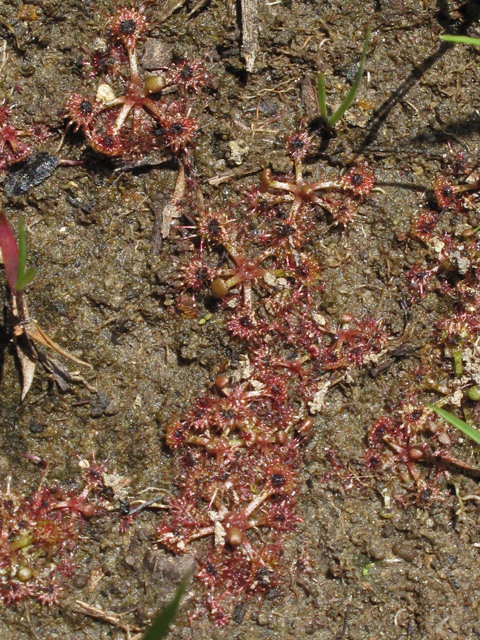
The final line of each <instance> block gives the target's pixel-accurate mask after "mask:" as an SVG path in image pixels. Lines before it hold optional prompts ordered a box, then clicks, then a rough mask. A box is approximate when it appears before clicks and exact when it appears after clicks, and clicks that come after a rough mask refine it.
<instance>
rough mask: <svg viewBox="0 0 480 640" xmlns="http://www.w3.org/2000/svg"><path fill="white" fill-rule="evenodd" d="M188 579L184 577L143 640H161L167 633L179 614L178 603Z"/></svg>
mask: <svg viewBox="0 0 480 640" xmlns="http://www.w3.org/2000/svg"><path fill="white" fill-rule="evenodd" d="M188 581H189V576H186V577H185V578H183V580H182V581H181V583H180V584H179V586H178V588H177V590H176V591H175V595H174V596H173V599H172V600H171V601H170V602H169V603H168V604H167V605H166V606H165V607H164V608H163V609H162V610H161V611H160V613H159V614H158V616H157V617H156V618H155V620H154V621H153V624H152V626H151V627H150V628H149V629H148V631H147V632H146V634H145V635H144V636H143V638H142V640H161V639H162V638H164V637H165V636H166V635H167V633H168V629H169V627H170V624H171V623H172V621H173V619H174V618H175V616H176V614H177V609H178V605H179V604H180V600H181V599H182V596H183V594H184V592H185V589H186V588H187V585H188Z"/></svg>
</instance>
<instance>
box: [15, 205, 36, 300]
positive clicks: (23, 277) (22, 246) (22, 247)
mask: <svg viewBox="0 0 480 640" xmlns="http://www.w3.org/2000/svg"><path fill="white" fill-rule="evenodd" d="M26 264H27V239H26V235H25V220H24V219H23V216H20V217H19V218H18V275H17V282H16V284H15V289H16V291H23V290H24V289H25V287H26V286H27V285H28V284H30V282H31V281H32V280H33V279H34V278H35V274H36V270H35V269H34V268H33V267H30V268H29V269H27V270H26V271H25V266H26Z"/></svg>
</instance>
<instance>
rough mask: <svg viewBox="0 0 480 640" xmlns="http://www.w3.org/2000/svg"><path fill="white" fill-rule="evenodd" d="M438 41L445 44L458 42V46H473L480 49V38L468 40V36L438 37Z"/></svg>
mask: <svg viewBox="0 0 480 640" xmlns="http://www.w3.org/2000/svg"><path fill="white" fill-rule="evenodd" d="M440 40H444V41H445V42H458V44H474V45H476V46H477V47H480V38H469V37H468V36H440Z"/></svg>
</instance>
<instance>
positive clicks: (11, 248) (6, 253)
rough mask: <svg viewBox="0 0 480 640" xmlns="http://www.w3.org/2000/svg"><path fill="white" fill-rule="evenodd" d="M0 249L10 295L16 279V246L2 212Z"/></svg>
mask: <svg viewBox="0 0 480 640" xmlns="http://www.w3.org/2000/svg"><path fill="white" fill-rule="evenodd" d="M0 249H1V250H2V255H3V263H4V267H5V273H6V275H7V280H8V286H9V287H10V289H11V291H12V293H15V285H16V283H17V278H18V246H17V241H16V239H15V236H14V235H13V231H12V230H11V228H10V225H9V224H8V220H7V218H6V216H5V214H4V213H3V212H0Z"/></svg>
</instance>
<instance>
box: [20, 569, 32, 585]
mask: <svg viewBox="0 0 480 640" xmlns="http://www.w3.org/2000/svg"><path fill="white" fill-rule="evenodd" d="M32 576H33V571H32V570H31V569H30V567H18V570H17V575H16V578H17V580H20V582H28V581H29V580H30V578H31V577H32Z"/></svg>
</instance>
